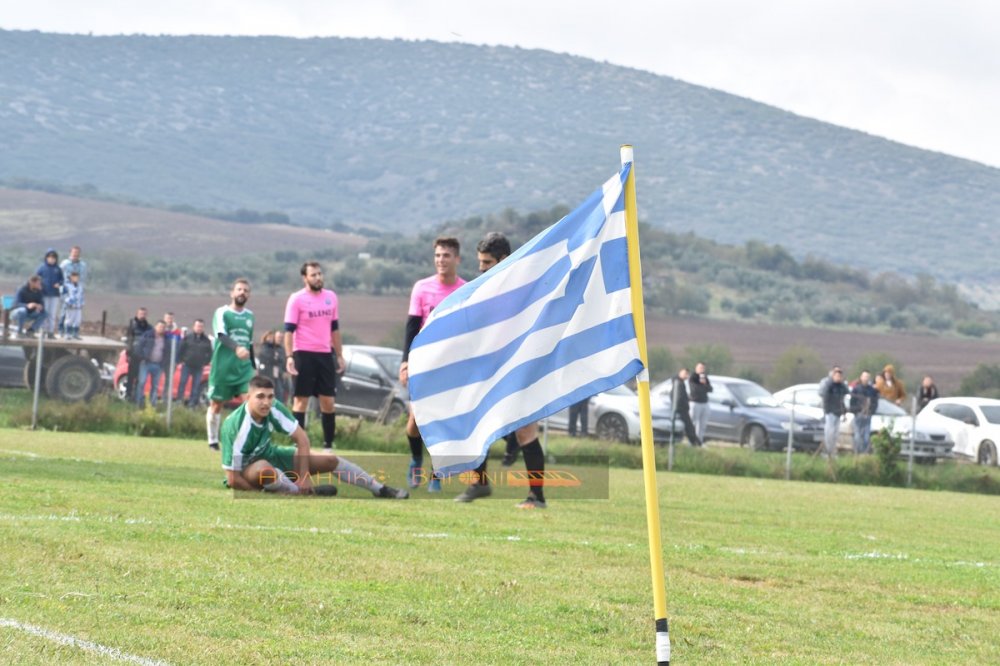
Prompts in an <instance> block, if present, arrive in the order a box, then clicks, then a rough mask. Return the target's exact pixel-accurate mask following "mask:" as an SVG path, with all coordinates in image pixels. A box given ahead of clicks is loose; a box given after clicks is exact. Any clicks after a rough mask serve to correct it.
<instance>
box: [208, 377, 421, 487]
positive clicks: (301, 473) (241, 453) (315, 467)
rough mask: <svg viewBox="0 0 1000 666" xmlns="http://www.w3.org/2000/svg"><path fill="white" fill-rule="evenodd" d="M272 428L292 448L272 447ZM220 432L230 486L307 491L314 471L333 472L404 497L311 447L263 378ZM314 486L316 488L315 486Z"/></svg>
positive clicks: (254, 383)
mask: <svg viewBox="0 0 1000 666" xmlns="http://www.w3.org/2000/svg"><path fill="white" fill-rule="evenodd" d="M275 431H278V432H283V433H285V434H286V435H288V436H289V438H291V440H292V442H293V443H294V444H295V446H278V445H276V444H275V443H274V442H273V441H272V439H271V433H272V432H275ZM220 435H221V442H222V468H223V469H224V470H226V482H227V483H228V484H229V487H230V488H233V489H235V490H261V489H263V490H266V491H270V492H278V493H287V494H300V493H310V492H313V490H314V485H313V478H312V477H313V476H314V475H322V476H330V477H333V476H334V475H335V476H336V478H337V479H339V480H340V481H341V482H347V483H350V484H351V485H354V486H358V487H360V488H364V489H366V490H369V491H371V493H372V495H374V496H375V497H378V498H383V499H406V498H407V497H409V496H410V494H409V493H408V492H407V491H405V490H397V489H396V488H393V487H391V486H387V485H385V484H383V483H380V482H379V481H376V480H375V479H373V478H372V477H371V476H370V475H369V474H368V472H366V471H364V470H363V469H361V468H360V467H358V466H357V465H356V464H354V463H352V462H351V461H350V460H347V459H346V458H344V457H342V456H337V455H334V454H333V452H332V451H326V450H324V451H313V450H312V449H311V448H310V445H309V436H308V435H307V434H306V431H305V430H303V429H302V428H301V427H299V422H298V421H296V420H295V417H294V416H292V413H291V412H290V411H288V408H287V407H285V406H284V405H283V404H281V403H280V402H278V401H277V400H275V399H274V383H273V382H272V381H271V380H270V379H269V378H267V377H262V376H257V377H254V378H253V379H251V380H250V383H249V393H248V395H247V399H246V401H245V402H244V403H243V404H242V405H240V406H239V407H237V408H236V410H235V411H233V413H232V414H230V415H229V416H228V417H227V418H226V422H225V423H223V424H222V430H221V433H220ZM322 476H321V477H320V478H322ZM327 487H329V486H327ZM315 488H316V490H319V486H316V487H315Z"/></svg>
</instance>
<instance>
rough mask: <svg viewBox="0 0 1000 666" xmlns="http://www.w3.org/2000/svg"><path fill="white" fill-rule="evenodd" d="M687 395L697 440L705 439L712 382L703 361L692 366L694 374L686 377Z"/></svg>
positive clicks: (702, 440)
mask: <svg viewBox="0 0 1000 666" xmlns="http://www.w3.org/2000/svg"><path fill="white" fill-rule="evenodd" d="M688 386H689V389H688V395H689V397H690V398H691V421H692V422H693V423H694V431H695V433H696V434H697V435H698V441H699V442H704V441H705V430H706V429H707V428H708V412H709V408H708V394H709V393H711V392H712V382H710V381H709V380H708V369H707V368H706V367H705V364H704V363H698V364H697V365H696V366H694V374H693V375H691V376H690V377H689V378H688Z"/></svg>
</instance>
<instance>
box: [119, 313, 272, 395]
mask: <svg viewBox="0 0 1000 666" xmlns="http://www.w3.org/2000/svg"><path fill="white" fill-rule="evenodd" d="M148 316H149V311H148V310H147V308H144V307H141V308H139V309H138V310H136V313H135V316H134V317H133V318H132V319H131V320H129V322H128V326H127V327H126V330H125V345H126V347H125V353H126V359H127V361H128V374H127V380H126V387H127V397H128V399H129V400H131V401H133V402H135V404H136V405H137V406H139V407H142V406H143V405H144V404H145V401H146V394H147V391H146V383H147V382H149V384H150V386H149V391H148V397H149V403H150V404H151V405H156V402H157V398H158V396H159V392H160V391H159V388H160V383H161V376H163V375H164V373H168V374H167V375H166V378H164V381H163V386H164V391H165V390H166V387H167V386H168V383H167V378H169V377H170V375H171V374H173V372H174V370H175V369H176V368H177V367H179V368H180V376H179V377H178V379H177V387H176V389H175V393H176V395H177V396H178V399H179V401H180V402H182V403H183V404H184V405H185V406H187V407H191V408H195V407H199V406H200V405H199V401H200V399H201V388H202V378H203V376H204V374H205V367H206V366H208V364H209V363H210V361H211V359H212V340H211V338H209V336H208V333H207V332H206V330H205V320H204V319H195V320H194V322H192V324H191V327H190V328H187V327H181V326H179V325H178V324H177V322H176V320H175V318H174V313H173V312H166V313H164V315H163V318H162V319H159V320H157V321H156V322H155V323H150V321H149V318H148ZM283 335H284V334H283V332H282V331H273V330H270V331H267V332H265V333H264V335H263V336H262V337H261V345H260V348H259V352H258V356H257V358H256V362H257V366H258V368H259V371H260V374H262V375H265V376H267V377H269V378H270V379H271V380H272V381H273V382H274V385H275V395H276V396H277V398H278V399H279V400H281V401H284V400H285V399H286V398H287V395H288V384H289V378H288V373H287V371H286V370H285V349H284V346H283ZM171 355H173V358H174V361H175V363H176V366H175V368H171V367H170V359H171ZM137 386H138V387H142V388H141V390H139V391H136V390H135V387H137Z"/></svg>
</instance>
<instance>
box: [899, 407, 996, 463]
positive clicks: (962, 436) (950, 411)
mask: <svg viewBox="0 0 1000 666" xmlns="http://www.w3.org/2000/svg"><path fill="white" fill-rule="evenodd" d="M932 426H935V427H939V428H944V429H945V430H947V431H948V432H949V433H950V434H951V438H952V439H953V440H954V441H955V454H956V455H959V456H962V457H964V458H971V459H972V460H975V461H976V462H978V463H979V464H980V465H990V466H994V465H997V464H998V462H997V445H998V443H1000V400H992V399H990V398H938V399H936V400H931V401H930V402H929V403H927V406H926V407H924V408H923V409H922V410H920V413H919V414H917V428H918V429H919V428H924V427H932Z"/></svg>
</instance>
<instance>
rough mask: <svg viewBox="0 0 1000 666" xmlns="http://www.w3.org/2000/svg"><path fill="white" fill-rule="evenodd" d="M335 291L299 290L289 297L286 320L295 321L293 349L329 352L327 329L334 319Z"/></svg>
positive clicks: (288, 322)
mask: <svg viewBox="0 0 1000 666" xmlns="http://www.w3.org/2000/svg"><path fill="white" fill-rule="evenodd" d="M337 318H338V314H337V294H335V293H333V292H332V291H330V290H329V289H323V290H321V291H320V292H319V293H315V292H313V291H312V290H311V289H300V290H299V291H297V292H295V293H294V294H292V295H291V296H289V297H288V304H287V305H286V306H285V323H286V324H295V333H294V334H292V350H293V351H310V352H329V351H330V350H331V349H332V347H331V346H330V331H331V330H332V327H333V322H335V321H337Z"/></svg>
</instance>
